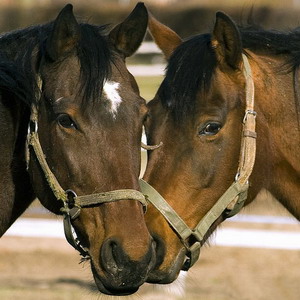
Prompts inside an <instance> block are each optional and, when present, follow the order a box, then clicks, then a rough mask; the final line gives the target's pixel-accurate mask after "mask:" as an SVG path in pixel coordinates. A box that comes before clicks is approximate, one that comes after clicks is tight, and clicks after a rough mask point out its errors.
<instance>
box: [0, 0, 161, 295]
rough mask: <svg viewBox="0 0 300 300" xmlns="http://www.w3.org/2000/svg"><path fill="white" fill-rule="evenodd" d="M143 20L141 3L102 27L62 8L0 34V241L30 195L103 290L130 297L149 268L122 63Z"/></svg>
mask: <svg viewBox="0 0 300 300" xmlns="http://www.w3.org/2000/svg"><path fill="white" fill-rule="evenodd" d="M147 23H148V14H147V10H146V8H145V6H144V5H143V4H142V3H139V4H137V6H136V7H135V9H134V10H133V11H132V13H131V14H130V15H129V16H128V17H127V18H126V19H125V20H124V21H123V22H122V23H120V24H119V25H117V26H115V27H114V28H113V29H112V30H110V31H109V30H108V28H107V26H96V25H91V24H86V23H78V22H77V20H76V18H75V16H74V14H73V8H72V5H70V4H68V5H66V6H65V7H64V8H63V9H62V10H61V12H60V13H59V15H58V16H57V18H56V19H55V21H53V22H50V23H47V24H44V25H38V26H33V27H29V28H26V29H21V30H16V31H13V32H10V33H7V34H4V35H2V36H1V37H0V49H1V62H0V65H1V70H0V74H1V76H2V80H0V89H1V94H0V96H1V102H0V123H1V126H0V139H1V146H0V147H1V150H0V158H1V163H0V173H1V178H0V186H1V191H0V203H1V206H0V236H1V235H3V234H4V233H5V231H6V230H7V229H8V228H9V226H10V225H11V224H12V223H13V222H14V221H15V220H16V219H17V218H18V217H19V216H20V214H21V213H23V212H24V210H25V209H26V208H27V207H28V205H29V204H30V203H31V202H32V201H33V199H35V198H36V197H37V198H38V199H39V200H40V202H41V203H42V204H43V206H45V207H46V208H47V209H48V210H50V211H51V212H53V213H55V214H63V215H64V220H65V222H64V224H65V231H66V236H67V239H68V241H69V242H70V243H71V244H72V245H73V246H74V247H75V248H76V249H77V250H79V251H80V253H81V254H82V255H83V256H85V257H87V258H89V259H90V262H91V269H92V273H93V276H94V279H95V282H96V285H97V287H98V289H99V291H100V292H103V293H106V294H115V295H126V294H131V293H133V292H135V291H136V290H137V289H138V288H139V286H140V285H141V284H142V283H143V282H144V281H145V278H146V277H147V275H148V272H149V270H150V269H151V268H152V266H153V265H154V262H155V255H154V254H155V253H154V251H155V247H154V242H153V240H152V238H151V236H150V234H149V232H148V230H147V227H146V224H145V220H144V205H145V197H144V195H143V194H142V193H141V192H139V182H138V179H139V171H140V147H141V134H142V124H143V120H144V117H145V114H146V111H147V109H146V103H145V100H144V99H143V98H141V96H140V94H139V89H138V86H137V84H136V81H135V79H134V77H133V76H132V75H131V74H130V73H129V71H128V70H127V68H126V65H125V59H126V57H128V56H131V55H132V54H133V53H134V52H135V51H136V50H137V48H138V47H139V46H140V44H141V42H142V40H143V38H144V35H145V33H146V30H147ZM25 149H26V151H25ZM71 226H73V227H74V229H75V232H76V234H74V233H73V232H72V227H71Z"/></svg>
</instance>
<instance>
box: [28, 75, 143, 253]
mask: <svg viewBox="0 0 300 300" xmlns="http://www.w3.org/2000/svg"><path fill="white" fill-rule="evenodd" d="M37 83H38V88H39V93H38V94H39V95H37V96H36V99H38V100H39V99H40V92H41V90H42V80H41V79H40V77H39V76H38V78H37ZM37 102H38V101H37ZM31 149H32V150H33V153H32V154H34V155H35V157H36V159H37V161H38V162H39V165H40V167H41V168H42V170H43V173H44V175H45V178H46V180H47V182H48V184H49V187H50V189H51V190H52V192H53V194H54V196H55V198H56V199H57V200H59V201H62V203H63V207H62V208H61V212H62V214H63V215H64V232H65V236H66V239H67V241H68V242H69V244H70V245H72V246H73V247H74V248H75V249H76V250H78V251H79V252H80V254H81V255H82V256H83V257H88V256H89V253H88V249H87V248H85V247H84V246H83V245H82V244H81V243H80V241H79V240H78V238H77V237H76V236H75V233H74V230H73V228H72V222H71V221H72V220H74V219H76V218H77V217H78V216H79V214H80V210H81V208H84V207H90V206H94V205H99V204H102V203H107V202H113V201H119V200H136V201H139V202H140V203H141V204H142V205H143V207H144V211H146V208H147V201H146V199H145V196H144V195H143V194H142V193H141V192H139V191H137V190H133V189H122V190H114V191H109V192H103V193H97V194H91V195H83V196H77V195H76V193H75V192H74V191H72V190H65V189H63V188H62V187H61V185H60V184H59V182H58V180H57V179H56V177H55V175H54V174H53V172H52V171H51V169H50V167H49V165H48V163H47V161H46V158H45V155H44V152H43V149H42V146H41V144H40V140H39V136H38V106H37V103H33V104H32V107H31V115H30V121H29V124H28V133H27V140H26V149H25V152H26V153H25V157H26V163H27V170H28V169H29V162H30V150H31Z"/></svg>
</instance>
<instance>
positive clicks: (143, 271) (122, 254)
mask: <svg viewBox="0 0 300 300" xmlns="http://www.w3.org/2000/svg"><path fill="white" fill-rule="evenodd" d="M155 257H156V255H155V242H154V241H153V240H152V239H151V241H150V247H149V249H148V252H147V253H146V254H145V255H144V256H142V257H140V258H139V259H136V258H135V259H132V258H131V257H130V255H129V254H128V253H127V252H126V250H125V249H124V247H123V245H122V242H121V241H120V240H118V239H117V238H114V237H110V238H108V239H106V240H105V241H104V243H103V244H102V247H101V250H100V264H101V266H102V268H103V270H104V272H105V273H107V276H108V277H109V279H110V280H109V285H110V287H109V288H110V290H115V291H118V292H120V291H122V290H126V289H128V288H129V287H130V289H133V288H138V287H139V286H140V285H141V284H142V283H144V281H145V279H146V277H147V274H148V272H149V271H150V270H151V269H152V268H153V267H154V264H155Z"/></svg>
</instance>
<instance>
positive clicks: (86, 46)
mask: <svg viewBox="0 0 300 300" xmlns="http://www.w3.org/2000/svg"><path fill="white" fill-rule="evenodd" d="M52 27H53V22H51V23H48V24H44V25H38V26H33V27H29V28H26V29H21V30H16V31H13V32H10V33H7V34H5V35H2V36H0V59H1V73H0V76H4V75H5V73H7V74H8V73H9V77H10V80H9V81H7V79H8V77H6V80H5V79H4V78H3V79H2V85H4V82H5V88H6V89H9V88H11V90H15V91H16V92H17V93H22V94H24V91H25V92H26V93H27V95H26V96H25V95H23V96H22V97H21V99H22V100H24V101H25V102H26V103H29V104H30V103H31V101H33V100H34V95H35V94H36V92H37V89H38V87H37V82H36V72H37V71H38V68H39V63H40V62H41V61H42V60H41V58H42V57H43V56H45V41H46V39H47V37H48V36H49V34H50V31H51V30H52ZM80 29H81V38H80V40H79V43H78V45H77V49H76V50H77V56H78V59H79V62H80V66H81V78H80V81H81V89H80V90H81V91H82V95H83V97H84V99H85V100H88V99H100V95H101V92H102V87H103V83H104V81H105V79H106V78H107V77H108V76H109V74H110V64H111V62H112V60H113V55H112V51H111V50H110V48H109V45H108V41H107V38H106V37H105V35H104V31H105V29H106V27H105V26H101V27H100V26H94V25H90V24H80ZM4 65H5V66H4ZM12 65H14V68H15V72H13V68H12V67H11V66H12ZM5 70H6V71H5ZM13 73H14V74H13ZM13 78H14V79H15V80H12V79H13ZM18 78H22V82H20V80H19V79H18ZM24 79H25V80H24ZM9 82H10V83H11V84H12V85H11V87H9ZM16 83H21V84H17V88H16ZM22 90H23V91H22ZM24 96H25V97H24Z"/></svg>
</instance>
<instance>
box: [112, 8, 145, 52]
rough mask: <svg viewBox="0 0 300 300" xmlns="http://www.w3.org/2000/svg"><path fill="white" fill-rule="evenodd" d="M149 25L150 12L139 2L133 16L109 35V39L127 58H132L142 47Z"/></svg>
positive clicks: (132, 13)
mask: <svg viewBox="0 0 300 300" xmlns="http://www.w3.org/2000/svg"><path fill="white" fill-rule="evenodd" d="M147 24H148V12H147V9H146V7H145V5H144V3H141V2H139V3H138V4H137V5H136V7H135V8H134V9H133V11H132V12H131V14H130V15H129V16H128V17H127V18H126V19H125V20H124V21H123V22H122V23H120V24H118V25H117V26H116V27H114V28H113V29H112V30H111V32H110V33H109V38H110V40H111V41H112V43H113V44H114V46H115V47H116V48H117V50H118V51H120V52H121V53H123V54H124V56H125V57H128V56H131V55H132V54H133V53H134V52H135V51H136V50H137V49H138V48H139V46H140V45H141V43H142V41H143V39H144V36H145V33H146V30H147Z"/></svg>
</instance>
